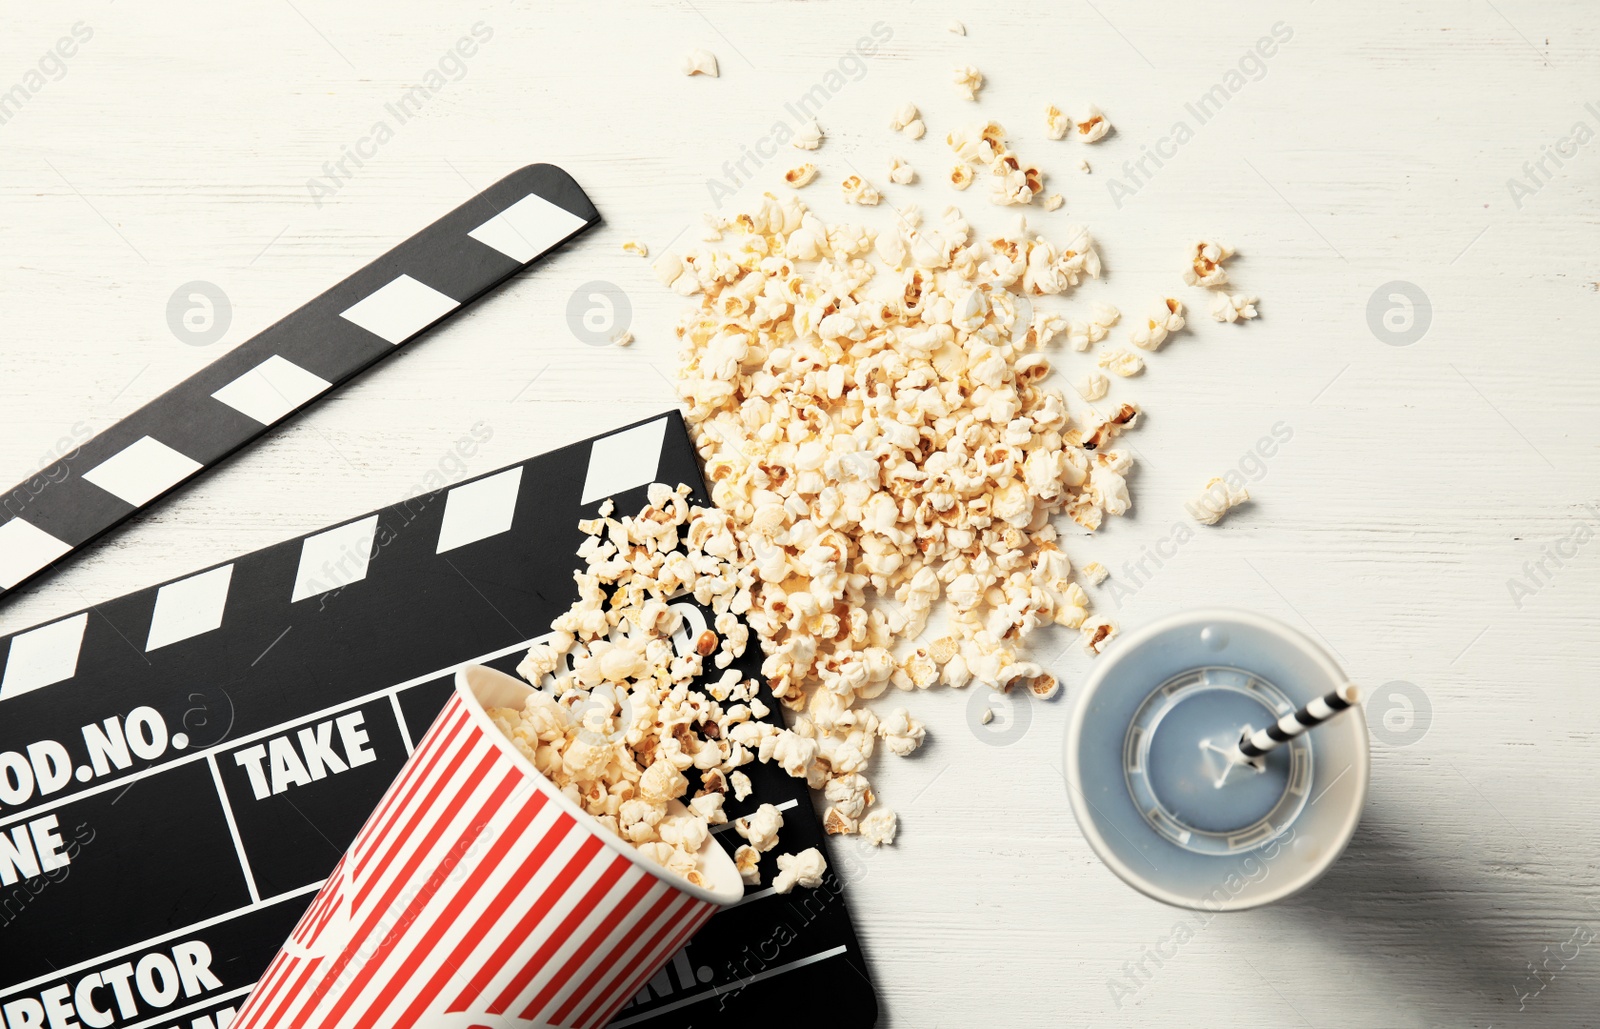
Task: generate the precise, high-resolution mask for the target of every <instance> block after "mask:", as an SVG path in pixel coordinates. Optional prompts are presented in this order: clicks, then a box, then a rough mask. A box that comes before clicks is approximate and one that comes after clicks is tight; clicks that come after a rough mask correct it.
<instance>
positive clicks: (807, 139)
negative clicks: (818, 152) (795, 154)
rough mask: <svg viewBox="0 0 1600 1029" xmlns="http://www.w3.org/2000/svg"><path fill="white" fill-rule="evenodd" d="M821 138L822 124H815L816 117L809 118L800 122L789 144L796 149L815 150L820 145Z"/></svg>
mask: <svg viewBox="0 0 1600 1029" xmlns="http://www.w3.org/2000/svg"><path fill="white" fill-rule="evenodd" d="M822 139H823V134H822V126H821V125H818V124H817V119H815V118H811V119H809V120H807V121H804V122H801V123H800V128H799V129H797V130H796V131H795V134H794V139H793V140H792V141H791V142H790V144H789V145H790V146H793V147H794V148H795V149H797V150H815V149H817V148H818V147H820V146H821V145H822Z"/></svg>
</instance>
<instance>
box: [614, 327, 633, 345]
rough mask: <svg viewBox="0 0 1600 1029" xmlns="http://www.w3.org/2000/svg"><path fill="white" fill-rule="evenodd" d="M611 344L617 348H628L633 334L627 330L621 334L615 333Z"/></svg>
mask: <svg viewBox="0 0 1600 1029" xmlns="http://www.w3.org/2000/svg"><path fill="white" fill-rule="evenodd" d="M611 342H612V343H614V344H616V345H617V346H619V347H625V346H628V345H629V344H631V343H632V342H633V333H631V332H629V331H628V330H627V329H623V330H622V331H621V332H619V333H617V334H616V335H615V336H613V337H612V338H611Z"/></svg>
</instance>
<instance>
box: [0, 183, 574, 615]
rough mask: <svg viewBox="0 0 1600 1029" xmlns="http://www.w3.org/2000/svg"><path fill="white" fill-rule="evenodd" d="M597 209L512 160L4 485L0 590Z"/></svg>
mask: <svg viewBox="0 0 1600 1029" xmlns="http://www.w3.org/2000/svg"><path fill="white" fill-rule="evenodd" d="M599 221H600V215H599V212H597V211H596V210H595V207H594V205H593V204H592V203H590V201H589V198H588V196H587V195H585V194H584V192H583V189H582V187H580V186H579V185H578V184H577V183H576V182H575V181H573V179H572V177H571V176H570V175H568V174H567V173H566V172H564V171H562V170H561V169H560V168H556V167H554V166H552V165H548V164H535V165H529V166H528V167H526V168H523V169H521V170H520V171H517V172H514V173H513V174H511V175H509V176H507V177H506V178H504V179H502V180H501V181H499V182H497V183H495V184H494V185H493V186H491V187H489V188H488V189H486V190H484V191H483V192H482V193H479V194H478V195H477V196H475V197H473V198H472V199H471V200H469V201H467V202H466V203H465V204H462V205H461V206H460V207H458V208H456V209H455V210H454V211H451V212H450V213H449V214H447V215H445V216H444V217H443V218H441V219H439V220H438V221H436V222H434V223H433V224H432V225H430V226H428V227H427V228H426V229H423V230H422V231H421V232H419V233H417V234H416V235H415V236H412V237H411V238H410V239H408V240H406V241H405V242H404V243H401V244H400V245H399V246H397V247H395V248H394V249H393V250H390V251H389V252H388V253H386V254H384V255H383V256H382V257H380V258H378V259H377V260H376V261H374V262H372V263H371V264H369V265H367V266H366V267H365V268H363V269H361V270H360V271H358V272H356V273H355V274H354V275H352V276H350V277H349V278H347V279H345V280H344V281H343V282H341V283H339V284H338V285H337V286H334V287H333V288H332V289H330V290H328V291H327V292H325V293H323V294H322V295H321V296H319V297H317V298H316V299H315V300H312V301H311V302H310V303H308V304H306V305H305V306H304V307H301V308H300V309H299V310H297V311H295V312H294V313H293V314H290V315H289V316H288V317H286V318H284V319H282V320H281V321H279V322H277V323H276V324H275V325H273V326H271V327H270V328H268V329H266V330H265V331H263V332H261V333H259V334H258V335H256V336H254V337H252V338H251V339H249V340H247V341H245V342H244V343H242V344H240V345H239V346H238V347H236V348H234V349H233V350H232V351H230V352H229V353H228V354H227V355H226V356H224V357H223V358H221V359H220V360H218V361H216V362H215V363H213V364H211V365H209V366H207V367H206V368H205V369H203V370H201V371H200V372H198V373H196V374H195V375H193V376H191V377H190V378H189V379H187V380H185V381H184V382H182V383H180V384H179V385H177V386H175V387H174V388H173V389H171V390H169V391H167V392H166V393H164V394H162V395H161V396H160V397H158V398H156V399H155V400H153V401H151V402H150V403H149V404H146V405H145V406H144V407H142V408H140V409H139V410H137V411H135V412H134V413H133V414H131V415H129V416H128V417H127V418H125V419H123V420H122V421H120V422H118V423H117V424H116V425H113V426H112V427H111V428H109V429H107V430H106V431H104V432H102V433H101V434H100V435H98V436H96V437H94V438H93V439H91V440H89V441H88V442H87V443H85V444H84V445H83V446H82V447H81V448H80V449H79V450H78V451H77V452H75V453H74V454H72V455H70V456H68V457H65V458H62V459H61V460H59V461H57V462H56V463H55V464H53V465H51V466H50V467H48V468H46V469H44V470H43V471H41V472H39V473H38V474H36V475H34V476H32V477H31V478H29V479H27V480H25V481H24V482H22V483H20V484H18V485H17V486H15V487H14V488H12V489H11V490H9V491H8V492H7V493H5V494H4V495H3V496H0V601H3V600H4V599H5V598H6V597H8V596H10V595H11V594H12V593H13V592H15V591H16V588H17V587H18V586H20V585H22V584H23V583H25V582H27V581H28V580H30V579H32V578H33V577H34V576H36V575H38V574H39V573H40V572H42V571H44V570H45V569H47V568H49V567H51V566H53V565H55V564H57V563H59V562H61V561H63V560H65V559H66V558H67V557H68V556H69V555H71V554H73V553H75V552H77V551H79V550H82V549H83V548H84V547H86V546H88V544H90V543H91V542H93V541H94V540H96V539H98V538H99V537H100V536H102V535H104V534H105V533H107V532H109V531H110V530H112V529H114V528H115V527H117V526H118V525H120V524H121V523H123V522H124V521H126V520H128V519H129V518H131V517H133V515H135V514H136V513H138V512H139V511H142V510H144V509H146V508H148V507H150V506H152V505H153V504H155V503H156V502H157V501H159V500H160V499H161V498H162V497H163V496H165V495H166V494H167V493H169V492H171V491H172V490H174V489H176V488H177V487H178V486H179V485H181V484H182V483H185V482H188V481H190V480H192V479H194V478H195V477H197V476H199V475H201V474H203V473H204V472H206V471H207V470H209V469H211V468H214V467H216V466H217V465H219V464H221V463H222V462H223V461H224V460H226V459H227V458H228V457H229V456H230V455H232V454H234V453H236V452H238V451H239V450H242V449H243V448H245V447H246V446H248V445H249V444H250V443H252V442H254V441H255V440H256V439H258V438H260V437H261V436H262V435H264V434H265V433H266V432H267V430H268V429H270V428H272V427H273V426H275V425H278V424H281V423H282V422H284V421H287V420H288V419H289V418H291V417H292V416H294V415H295V414H297V413H298V412H300V411H302V410H304V409H305V408H307V407H309V406H310V405H311V404H313V403H315V402H316V401H317V400H318V399H320V398H321V397H323V396H325V395H327V394H329V393H331V392H333V391H334V390H336V389H337V388H338V387H340V386H342V385H343V384H344V383H346V382H348V381H350V380H351V379H352V378H354V377H355V376H356V375H358V374H360V373H361V372H362V371H364V370H365V369H367V368H369V367H371V366H372V365H374V364H376V363H377V362H379V361H381V360H383V359H384V358H385V357H387V356H388V355H390V354H392V353H394V352H395V351H396V350H398V349H400V347H401V346H403V345H405V344H407V343H410V342H412V341H413V340H415V339H417V337H419V336H421V335H423V334H424V333H426V332H427V331H428V330H430V329H432V328H434V327H435V326H437V325H439V324H440V323H442V322H444V321H446V320H448V319H450V318H451V317H453V316H454V315H456V314H458V313H459V312H461V311H463V310H465V309H466V308H467V307H468V306H469V305H470V304H472V303H473V301H475V300H477V299H478V298H480V297H482V296H483V295H484V294H486V293H488V292H489V291H490V290H492V289H493V288H494V287H496V286H498V285H500V284H501V283H502V282H504V281H506V280H507V279H509V278H511V277H512V276H513V275H515V274H517V273H518V272H520V271H522V270H523V269H524V268H526V267H528V266H529V265H530V264H532V263H533V262H535V261H537V260H538V259H539V258H541V257H543V256H544V255H545V254H547V253H549V252H550V251H552V250H554V249H555V248H557V247H558V246H560V245H561V244H562V243H564V242H565V241H566V240H568V239H570V238H572V237H573V236H575V235H577V234H578V233H580V232H582V231H583V230H585V229H587V228H589V227H591V226H593V225H595V224H597V223H598V222H599Z"/></svg>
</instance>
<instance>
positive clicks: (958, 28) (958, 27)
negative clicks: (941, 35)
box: [945, 21, 967, 36]
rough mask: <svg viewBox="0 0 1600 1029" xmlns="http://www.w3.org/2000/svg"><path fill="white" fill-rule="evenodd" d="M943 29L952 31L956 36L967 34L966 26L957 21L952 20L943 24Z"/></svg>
mask: <svg viewBox="0 0 1600 1029" xmlns="http://www.w3.org/2000/svg"><path fill="white" fill-rule="evenodd" d="M945 31H946V32H951V33H954V34H955V35H957V36H965V35H966V34H967V27H966V26H965V25H963V24H961V23H960V22H959V21H953V22H951V23H950V24H949V25H946V26H945Z"/></svg>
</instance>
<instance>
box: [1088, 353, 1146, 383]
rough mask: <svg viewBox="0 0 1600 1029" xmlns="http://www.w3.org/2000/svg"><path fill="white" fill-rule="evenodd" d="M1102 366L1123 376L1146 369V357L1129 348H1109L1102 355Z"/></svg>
mask: <svg viewBox="0 0 1600 1029" xmlns="http://www.w3.org/2000/svg"><path fill="white" fill-rule="evenodd" d="M1099 364H1100V367H1102V368H1104V369H1106V370H1107V371H1109V372H1111V373H1112V374H1113V375H1120V376H1122V377H1123V378H1125V379H1126V378H1128V377H1129V376H1133V375H1138V374H1139V373H1140V372H1142V371H1144V358H1142V357H1140V356H1139V355H1138V354H1135V353H1133V352H1131V351H1128V350H1108V351H1106V352H1105V353H1103V354H1101V355H1100V360H1099Z"/></svg>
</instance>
